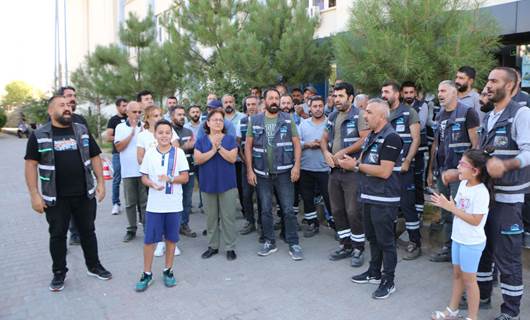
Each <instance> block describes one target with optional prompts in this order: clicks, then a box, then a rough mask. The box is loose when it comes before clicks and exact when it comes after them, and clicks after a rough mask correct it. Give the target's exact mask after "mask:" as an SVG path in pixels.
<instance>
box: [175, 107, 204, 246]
mask: <svg viewBox="0 0 530 320" xmlns="http://www.w3.org/2000/svg"><path fill="white" fill-rule="evenodd" d="M170 116H171V124H172V126H173V130H175V132H176V133H177V135H178V137H179V145H180V148H181V149H182V150H184V154H185V155H186V160H188V166H189V171H188V174H189V179H188V182H187V183H185V184H183V185H182V206H183V208H184V210H183V211H182V217H181V220H180V230H179V233H180V234H181V235H183V236H186V237H190V238H196V237H197V233H196V232H193V230H191V228H190V226H189V222H190V213H191V199H192V196H193V188H194V187H195V165H194V163H193V150H194V146H195V138H194V137H193V131H191V130H190V129H188V128H186V127H184V123H185V122H186V121H185V119H186V110H185V109H184V106H181V105H176V106H174V107H173V109H172V110H171V113H170Z"/></svg>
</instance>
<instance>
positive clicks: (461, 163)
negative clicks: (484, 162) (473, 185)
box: [458, 160, 473, 169]
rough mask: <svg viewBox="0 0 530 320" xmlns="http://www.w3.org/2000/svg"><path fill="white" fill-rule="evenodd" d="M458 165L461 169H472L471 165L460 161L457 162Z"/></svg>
mask: <svg viewBox="0 0 530 320" xmlns="http://www.w3.org/2000/svg"><path fill="white" fill-rule="evenodd" d="M458 165H459V166H460V167H463V168H468V169H473V166H472V165H470V164H469V163H467V162H465V161H462V160H460V161H458Z"/></svg>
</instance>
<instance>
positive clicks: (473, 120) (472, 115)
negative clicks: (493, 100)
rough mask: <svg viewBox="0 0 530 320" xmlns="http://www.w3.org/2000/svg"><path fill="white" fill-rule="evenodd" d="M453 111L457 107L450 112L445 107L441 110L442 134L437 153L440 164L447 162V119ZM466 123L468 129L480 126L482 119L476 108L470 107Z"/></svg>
mask: <svg viewBox="0 0 530 320" xmlns="http://www.w3.org/2000/svg"><path fill="white" fill-rule="evenodd" d="M453 112H456V109H455V110H453V111H449V112H448V111H445V109H442V111H440V122H439V123H438V126H439V128H440V131H439V132H440V134H439V137H438V151H437V153H436V161H437V162H438V163H439V164H443V163H444V162H445V152H446V150H445V128H446V126H447V120H448V119H449V118H451V114H453ZM464 124H465V126H466V130H468V129H470V128H475V127H478V126H480V119H479V117H478V113H477V111H475V109H473V108H469V109H468V110H467V113H466V121H465V122H464Z"/></svg>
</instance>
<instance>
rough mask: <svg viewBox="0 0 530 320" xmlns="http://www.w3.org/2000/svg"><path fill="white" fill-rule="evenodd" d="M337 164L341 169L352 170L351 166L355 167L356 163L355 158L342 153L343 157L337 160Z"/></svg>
mask: <svg viewBox="0 0 530 320" xmlns="http://www.w3.org/2000/svg"><path fill="white" fill-rule="evenodd" d="M339 165H340V167H341V168H343V169H346V170H352V171H353V168H355V166H356V165H357V159H356V158H352V157H350V156H349V155H347V154H346V155H344V158H342V159H340V160H339Z"/></svg>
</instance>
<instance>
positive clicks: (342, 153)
mask: <svg viewBox="0 0 530 320" xmlns="http://www.w3.org/2000/svg"><path fill="white" fill-rule="evenodd" d="M345 155H346V149H342V150H339V151H338V152H337V153H335V155H334V156H333V158H334V160H335V164H337V163H339V162H338V161H339V160H342V159H344V156H345Z"/></svg>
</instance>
